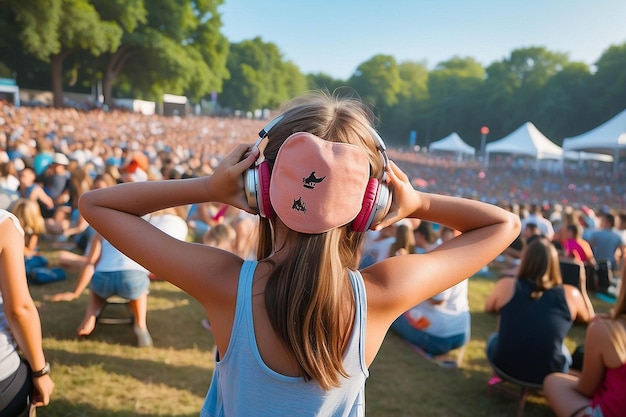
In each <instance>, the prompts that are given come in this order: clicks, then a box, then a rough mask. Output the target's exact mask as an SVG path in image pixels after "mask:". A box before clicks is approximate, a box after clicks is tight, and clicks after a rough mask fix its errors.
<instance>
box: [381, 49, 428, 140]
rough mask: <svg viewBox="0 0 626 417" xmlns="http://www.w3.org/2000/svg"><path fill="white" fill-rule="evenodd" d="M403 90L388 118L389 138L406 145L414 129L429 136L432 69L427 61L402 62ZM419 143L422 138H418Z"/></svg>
mask: <svg viewBox="0 0 626 417" xmlns="http://www.w3.org/2000/svg"><path fill="white" fill-rule="evenodd" d="M398 71H399V74H400V80H401V85H400V92H399V93H398V101H397V103H396V104H395V105H394V106H392V107H391V108H390V109H389V110H388V111H387V113H386V114H384V115H383V116H382V117H384V127H385V128H384V129H383V132H384V134H385V140H386V141H388V142H390V143H394V142H395V143H399V144H401V145H406V144H407V143H408V141H409V138H410V134H411V131H415V132H416V134H417V137H418V139H419V138H422V137H425V135H426V126H427V124H428V119H429V115H428V97H429V96H428V76H429V73H428V68H427V67H426V64H425V63H417V62H411V61H406V62H402V63H400V64H398ZM418 143H419V141H418Z"/></svg>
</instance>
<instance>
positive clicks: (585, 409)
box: [543, 268, 626, 417]
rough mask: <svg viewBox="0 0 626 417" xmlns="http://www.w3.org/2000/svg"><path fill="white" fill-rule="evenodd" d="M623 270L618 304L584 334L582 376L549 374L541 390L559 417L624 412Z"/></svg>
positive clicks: (625, 270) (625, 291) (625, 309)
mask: <svg viewBox="0 0 626 417" xmlns="http://www.w3.org/2000/svg"><path fill="white" fill-rule="evenodd" d="M624 279H626V268H622V276H621V283H622V285H621V289H620V292H619V297H618V299H617V303H616V304H615V306H614V307H613V309H612V310H611V313H610V314H609V315H608V316H602V315H598V316H597V317H596V319H595V320H593V321H592V322H591V324H589V327H588V328H587V334H586V335H585V345H584V349H585V353H584V357H583V367H582V373H581V374H580V375H571V374H566V373H552V374H550V375H548V376H547V377H546V379H545V380H544V382H543V390H544V394H545V395H546V398H547V399H548V403H549V404H550V407H552V410H554V412H555V413H556V415H557V416H559V417H618V416H623V415H624V410H626V395H624V394H625V393H626V286H624V284H623V282H624Z"/></svg>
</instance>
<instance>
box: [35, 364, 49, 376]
mask: <svg viewBox="0 0 626 417" xmlns="http://www.w3.org/2000/svg"><path fill="white" fill-rule="evenodd" d="M49 373H50V362H46V365H45V366H44V367H43V368H42V369H41V370H40V371H37V372H33V371H31V373H30V376H31V377H32V378H41V377H42V376H44V375H48V374H49Z"/></svg>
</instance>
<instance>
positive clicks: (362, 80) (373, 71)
mask: <svg viewBox="0 0 626 417" xmlns="http://www.w3.org/2000/svg"><path fill="white" fill-rule="evenodd" d="M348 85H349V86H351V87H352V88H354V89H355V90H356V92H357V93H358V94H359V95H360V96H361V98H362V99H363V100H365V101H367V102H369V103H371V104H373V105H374V106H376V108H378V109H379V110H380V111H381V112H382V111H385V110H386V109H389V108H390V107H392V106H393V105H395V104H396V103H398V94H400V91H401V88H402V80H401V78H400V70H399V69H398V64H397V63H396V60H395V58H393V57H392V56H390V55H376V56H374V57H372V58H371V59H370V60H368V61H366V62H364V63H362V64H361V65H359V66H358V67H357V69H356V71H355V73H354V74H353V75H352V77H350V79H349V80H348Z"/></svg>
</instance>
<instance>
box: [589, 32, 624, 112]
mask: <svg viewBox="0 0 626 417" xmlns="http://www.w3.org/2000/svg"><path fill="white" fill-rule="evenodd" d="M624 92H626V42H624V43H622V44H621V45H613V46H611V47H609V48H608V49H607V50H606V51H605V52H604V53H603V54H602V56H600V58H599V59H598V62H596V73H595V74H594V76H593V83H592V91H591V93H590V94H591V99H592V100H593V103H594V109H595V112H594V114H593V119H594V121H595V124H600V123H603V122H605V121H606V120H608V119H609V118H610V117H612V116H614V115H616V114H617V113H619V112H620V111H622V110H624V109H626V94H625V93H624Z"/></svg>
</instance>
